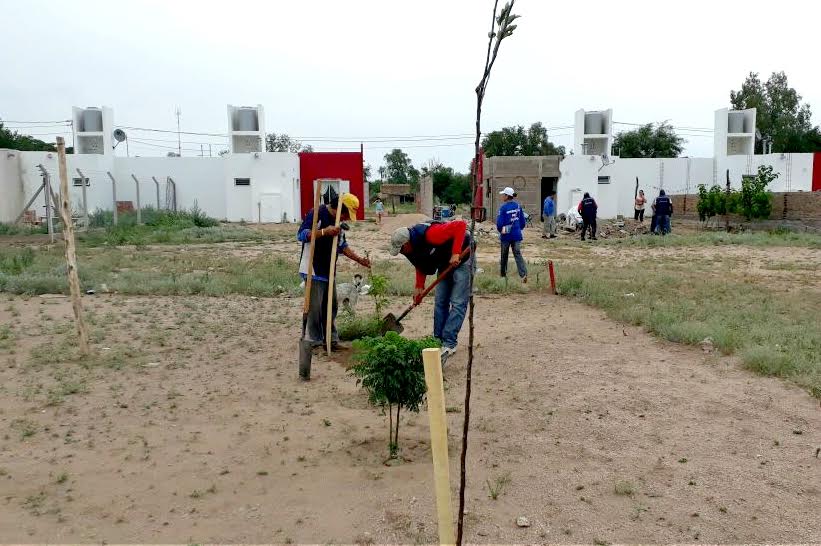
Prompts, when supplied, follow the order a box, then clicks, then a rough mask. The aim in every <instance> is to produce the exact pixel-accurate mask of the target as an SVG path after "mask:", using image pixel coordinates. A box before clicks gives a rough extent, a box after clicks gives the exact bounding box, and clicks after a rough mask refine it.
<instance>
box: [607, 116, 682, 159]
mask: <svg viewBox="0 0 821 546" xmlns="http://www.w3.org/2000/svg"><path fill="white" fill-rule="evenodd" d="M685 142H686V141H685V140H684V139H683V138H682V137H680V136H678V135H677V134H676V132H675V130H674V129H673V126H672V125H670V124H669V123H667V122H666V121H665V122H662V123H659V124H652V123H648V124H647V125H642V126H641V127H637V128H636V129H632V130H630V131H622V132H620V133H618V134H617V135H616V138H615V139H614V140H613V147H614V148H617V149H618V154H619V157H625V158H630V157H678V156H679V155H681V152H682V150H684V146H683V145H684V143H685Z"/></svg>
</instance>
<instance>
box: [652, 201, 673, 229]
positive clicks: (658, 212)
mask: <svg viewBox="0 0 821 546" xmlns="http://www.w3.org/2000/svg"><path fill="white" fill-rule="evenodd" d="M653 215H654V216H655V217H656V226H655V233H659V234H661V235H667V234H668V233H670V217H671V216H672V215H673V201H672V200H671V199H670V197H668V196H667V193H666V192H665V191H664V190H659V196H658V197H656V200H655V201H653Z"/></svg>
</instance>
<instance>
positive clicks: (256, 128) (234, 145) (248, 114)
mask: <svg viewBox="0 0 821 546" xmlns="http://www.w3.org/2000/svg"><path fill="white" fill-rule="evenodd" d="M228 134H229V135H230V139H231V153H232V154H250V153H255V152H264V151H265V113H264V110H263V108H262V105H261V104H257V105H256V106H233V105H231V104H229V105H228Z"/></svg>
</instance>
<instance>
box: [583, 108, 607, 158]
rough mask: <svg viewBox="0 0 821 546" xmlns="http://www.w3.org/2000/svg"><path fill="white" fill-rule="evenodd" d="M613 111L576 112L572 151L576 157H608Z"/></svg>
mask: <svg viewBox="0 0 821 546" xmlns="http://www.w3.org/2000/svg"><path fill="white" fill-rule="evenodd" d="M612 146H613V110H612V109H610V110H595V111H594V110H583V109H582V110H577V111H576V120H575V130H574V138H573V151H574V153H576V154H577V155H610V148H611V147H612Z"/></svg>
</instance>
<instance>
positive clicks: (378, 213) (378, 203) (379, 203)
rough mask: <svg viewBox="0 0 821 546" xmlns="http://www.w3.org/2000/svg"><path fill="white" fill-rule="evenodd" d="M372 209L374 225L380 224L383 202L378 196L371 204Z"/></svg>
mask: <svg viewBox="0 0 821 546" xmlns="http://www.w3.org/2000/svg"><path fill="white" fill-rule="evenodd" d="M373 210H374V211H375V212H376V225H380V224H381V223H382V216H384V215H385V204H384V203H383V202H382V200H381V199H379V198H378V197H377V198H376V202H375V203H374V204H373Z"/></svg>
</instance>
